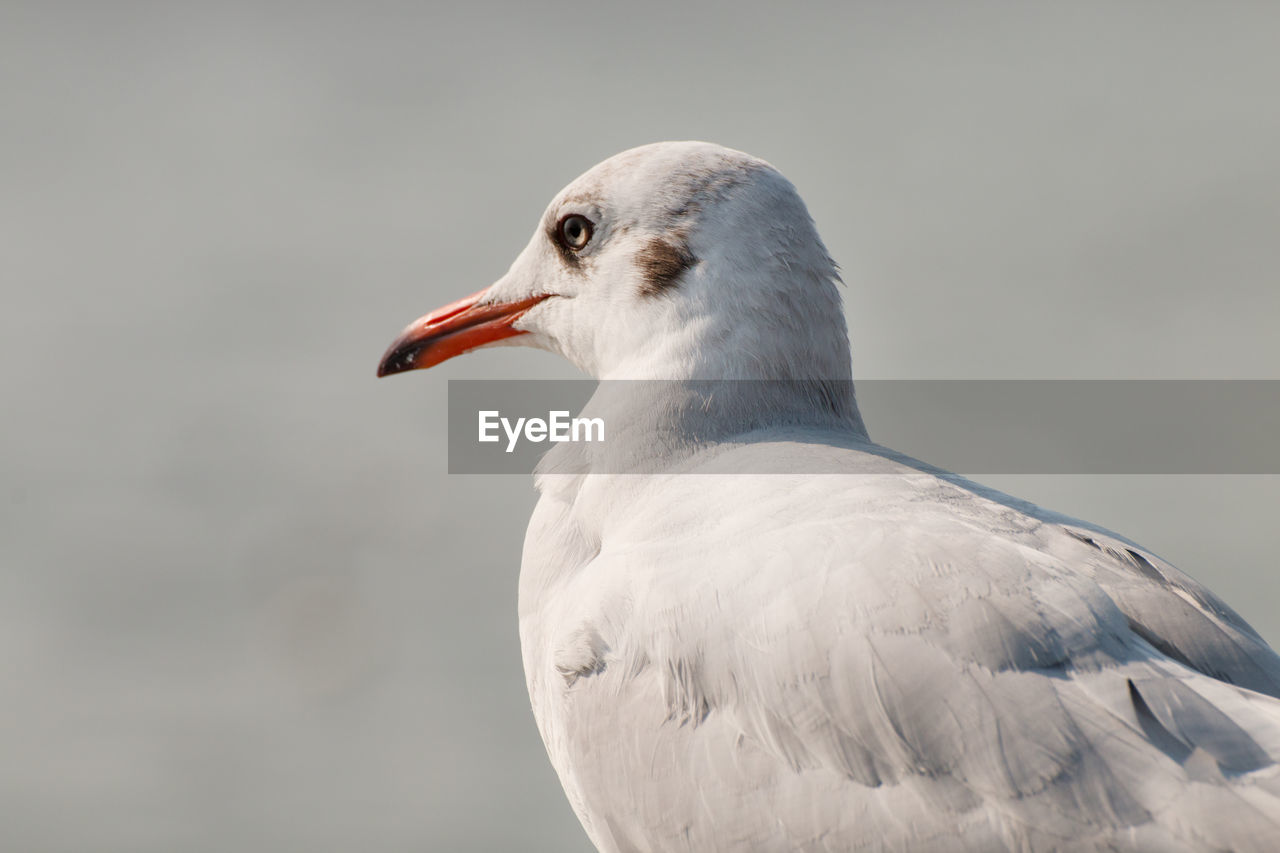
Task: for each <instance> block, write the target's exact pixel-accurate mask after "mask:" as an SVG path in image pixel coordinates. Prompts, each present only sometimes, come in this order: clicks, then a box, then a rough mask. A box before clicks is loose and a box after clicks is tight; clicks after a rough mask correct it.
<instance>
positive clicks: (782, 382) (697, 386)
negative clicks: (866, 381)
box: [537, 379, 867, 475]
mask: <svg viewBox="0 0 1280 853" xmlns="http://www.w3.org/2000/svg"><path fill="white" fill-rule="evenodd" d="M580 417H583V418H598V419H600V420H601V421H602V422H603V424H604V429H603V432H604V441H603V442H599V443H578V442H567V443H564V444H559V445H556V446H555V447H554V448H553V449H552V450H550V451H549V452H548V453H547V454H546V455H545V456H544V457H543V459H542V461H541V462H540V463H539V465H538V469H537V473H538V474H539V475H542V474H636V473H659V472H669V471H673V470H677V469H679V468H680V467H682V466H684V465H687V464H689V462H690V461H691V460H693V459H694V458H695V457H698V456H699V455H700V454H703V453H706V452H707V451H709V450H712V449H714V448H717V447H722V446H725V445H733V444H739V443H750V442H752V441H757V440H762V437H780V436H784V435H785V436H787V437H791V438H793V439H794V438H795V437H797V436H799V435H809V436H824V435H841V436H845V437H849V438H857V439H862V440H867V432H866V428H865V426H864V425H863V422H862V417H861V415H860V414H859V412H858V406H857V402H856V399H855V396H854V388H853V382H852V381H851V380H847V379H846V380H833V379H676V380H672V379H620V380H604V381H602V382H601V383H600V385H599V386H598V387H597V389H596V391H595V393H594V394H593V395H592V397H591V399H590V400H589V401H588V403H587V404H586V406H585V407H584V408H583V410H582V412H581V414H580Z"/></svg>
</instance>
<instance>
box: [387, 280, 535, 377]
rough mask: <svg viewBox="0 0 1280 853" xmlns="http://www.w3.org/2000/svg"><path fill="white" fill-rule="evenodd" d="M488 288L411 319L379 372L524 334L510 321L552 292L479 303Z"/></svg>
mask: <svg viewBox="0 0 1280 853" xmlns="http://www.w3.org/2000/svg"><path fill="white" fill-rule="evenodd" d="M488 292H489V291H488V289H487V288H486V289H485V290H482V291H480V292H479V293H473V294H471V295H470V296H468V297H465V298H463V299H459V300H458V301H457V302H451V303H449V304H448V305H445V306H444V307H443V308H437V309H436V310H434V311H432V312H431V313H430V314H428V315H427V316H425V317H422V318H420V319H418V320H415V321H413V323H411V324H410V325H409V328H407V329H405V330H404V331H403V332H401V333H400V337H398V338H396V339H395V341H393V342H392V344H391V346H390V347H388V348H387V352H386V354H384V355H383V356H382V361H381V362H379V364H378V375H379V376H390V375H391V374H393V373H404V372H405V371H406V370H420V369H422V368H424V367H434V366H435V365H437V364H439V363H440V362H442V361H448V360H449V359H451V358H453V357H454V356H455V355H462V354H463V353H464V352H468V351H470V350H473V349H477V348H479V347H482V346H485V345H487V344H491V343H493V342H495V341H500V340H502V339H504V338H513V337H515V336H516V335H523V334H525V333H524V332H522V331H521V330H519V329H514V328H512V324H513V323H515V321H516V320H519V319H520V318H521V317H523V316H524V313H525V312H526V311H528V310H529V309H530V308H532V307H533V306H535V305H537V304H538V303H539V302H541V301H542V300H544V299H546V298H547V297H548V296H550V295H551V294H549V293H540V294H538V295H537V296H530V297H528V298H526V299H521V300H520V301H518V302H490V303H481V302H480V300H481V298H482V297H483V296H484V295H485V294H486V293H488Z"/></svg>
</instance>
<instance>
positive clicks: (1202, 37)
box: [0, 0, 1280, 853]
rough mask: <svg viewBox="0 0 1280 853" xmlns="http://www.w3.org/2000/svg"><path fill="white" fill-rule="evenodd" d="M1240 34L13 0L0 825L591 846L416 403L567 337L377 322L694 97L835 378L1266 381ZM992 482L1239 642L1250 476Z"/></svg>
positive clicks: (1263, 240) (475, 493)
mask: <svg viewBox="0 0 1280 853" xmlns="http://www.w3.org/2000/svg"><path fill="white" fill-rule="evenodd" d="M1277 45H1280V6H1277V5H1276V4H1263V3H1256V4H1255V3H1216V4H1209V3H1197V4H1182V3H1175V2H1167V1H1162V2H1150V3H1141V2H1128V3H1116V2H1101V3H1072V4H1066V3H1061V4H1053V5H1050V4H1040V3H1021V2H1020V3H1008V4H1003V5H997V4H987V3H965V4H956V3H945V4H944V3H925V2H911V3H898V4H891V3H888V2H875V3H871V2H854V3H850V2H842V3H830V4H825V5H803V6H801V5H787V6H784V5H783V4H743V3H735V4H699V5H697V6H686V5H684V4H680V5H677V4H654V3H648V2H646V3H643V4H641V3H632V4H629V5H627V6H625V7H621V6H614V5H605V4H590V3H581V2H578V3H561V4H555V5H551V4H532V3H529V4H520V3H510V4H506V5H496V4H491V3H472V4H459V3H454V4H432V3H414V4H411V3H398V4H382V3H358V4H357V3H350V4H346V5H343V6H331V5H317V4H280V5H274V4H273V5H271V6H269V7H268V6H266V5H265V4H263V5H261V6H259V5H256V4H255V5H243V6H239V5H228V4H225V3H181V4H178V3H173V4H155V5H141V4H131V3H123V2H115V3H89V2H84V3H47V2H30V3H22V2H15V0H9V2H6V3H5V4H4V5H3V7H0V127H2V128H3V130H2V132H0V170H2V174H0V177H2V187H3V191H2V192H0V234H2V235H3V237H2V238H0V246H2V248H0V276H2V280H3V287H4V291H3V292H4V307H3V311H2V312H0V331H2V334H0V365H2V367H0V381H3V386H0V393H2V395H3V396H2V397H0V399H3V400H4V403H5V411H4V417H3V419H2V420H0V429H2V430H3V436H4V453H3V457H0V507H2V508H3V513H2V515H0V543H2V545H3V552H2V554H3V564H2V567H0V697H2V698H0V847H3V848H4V849H5V850H23V851H90V850H92V851H122V853H123V851H130V853H143V852H144V851H216V850H236V851H295V850H296V851H345V850H362V851H410V850H413V851H428V850H431V851H435V850H441V851H455V850H456V851H481V850H486V851H487V850H498V851H500V850H521V851H526V850H527V851H541V850H547V851H551V850H586V849H588V845H587V842H586V840H585V837H584V836H583V834H582V832H581V831H580V829H579V828H578V826H577V822H576V821H575V819H574V818H573V815H572V814H571V812H570V810H569V808H568V806H567V804H566V802H565V800H564V798H563V796H562V794H561V792H560V788H559V785H558V783H557V781H556V779H555V776H554V774H553V773H552V771H551V769H550V766H549V765H548V763H547V761H546V759H545V756H544V754H543V750H542V745H541V743H540V742H539V740H538V735H537V732H536V730H535V728H534V725H533V720H532V717H531V714H530V712H529V709H528V705H527V700H526V697H525V691H524V683H523V677H522V674H521V670H520V658H519V652H518V648H517V638H516V618H515V589H516V571H517V567H518V562H519V554H520V543H521V541H522V537H523V531H524V525H525V522H526V520H527V516H528V512H529V510H530V508H531V506H532V504H533V500H534V493H533V489H532V486H531V484H530V482H529V481H528V480H527V479H526V478H523V477H470V478H467V477H449V476H447V475H446V474H445V473H444V468H445V442H444V436H443V430H444V424H445V412H444V401H445V380H446V379H447V378H449V377H497V376H504V377H506V376H520V377H571V376H574V375H576V374H575V372H574V371H573V370H572V369H571V368H569V367H568V366H566V365H564V364H562V363H560V362H558V361H557V360H556V359H554V358H553V357H551V356H549V355H546V354H544V353H538V352H533V351H526V350H517V349H498V350H492V351H486V352H481V353H477V354H474V355H471V356H468V357H466V358H463V359H460V360H457V361H455V362H451V363H449V364H447V365H444V366H443V367H440V368H437V369H436V370H433V371H431V372H429V373H418V374H411V375H409V376H407V377H399V378H396V379H394V380H388V381H381V382H379V381H375V380H374V378H373V372H374V367H375V364H376V362H377V359H378V357H379V355H380V354H381V353H382V350H383V348H384V347H385V346H386V344H387V343H388V342H389V341H390V339H391V337H392V336H393V335H394V334H395V333H397V332H398V331H399V330H400V329H401V327H403V326H404V325H405V324H406V323H407V322H409V321H410V320H412V319H414V318H415V317H417V316H418V315H419V314H421V313H423V312H425V311H426V310H428V309H430V308H432V307H435V306H436V305H438V304H440V303H442V302H445V301H447V300H451V299H453V298H455V297H457V296H460V295H463V294H466V293H470V292H471V291H473V290H476V289H478V288H480V287H482V286H484V285H486V284H488V283H489V282H490V281H492V280H493V279H494V278H495V277H497V276H498V275H499V274H501V273H502V272H503V271H504V270H505V269H506V266H507V264H508V263H509V262H510V260H511V259H512V257H514V255H515V253H516V252H517V251H518V250H519V249H520V248H521V247H522V246H523V245H524V243H525V241H526V240H527V239H528V236H529V234H530V233H531V231H532V229H533V227H534V225H535V224H536V221H537V217H538V215H539V213H540V212H541V210H542V208H543V206H544V204H545V203H546V202H547V200H549V198H550V197H551V195H552V194H553V193H554V192H555V191H556V190H557V189H559V188H560V187H561V186H562V185H563V184H564V183H566V182H567V181H569V180H570V179H572V178H573V177H574V176H575V175H577V174H578V173H579V172H581V171H583V170H585V169H586V168H588V167H589V166H591V165H592V164H594V163H595V162H597V161H598V160H600V159H603V158H604V157H606V156H608V155H611V154H613V153H615V152H617V151H619V150H621V149H624V148H628V147H631V146H634V145H638V144H641V143H645V142H650V141H654V140H660V139H669V138H702V139H709V140H714V141H717V142H721V143H723V144H726V145H730V146H733V147H736V148H741V149H744V150H746V151H749V152H752V153H754V154H757V155H760V156H763V157H765V158H766V159H769V160H770V161H772V162H773V163H774V164H775V165H777V166H778V167H779V168H780V169H781V170H782V171H783V172H784V173H785V174H787V175H788V176H789V177H790V178H791V179H792V180H793V181H794V182H795V183H796V185H797V186H798V187H799V188H800V191H801V193H802V194H803V196H804V197H805V198H806V199H807V200H808V203H809V205H810V208H811V210H812V212H813V214H814V216H815V218H816V219H817V221H818V224H819V228H820V229H821V231H822V233H823V235H824V237H825V239H826V241H827V243H828V246H829V248H830V249H831V252H832V254H833V255H834V256H835V257H836V259H837V260H838V261H839V262H840V263H841V265H842V266H843V268H844V271H845V277H846V279H847V281H848V288H847V295H848V305H849V317H850V323H851V327H852V337H853V345H854V357H855V372H856V375H859V376H863V377H875V378H1065V377H1074V378H1278V377H1280V369H1278V367H1277V365H1278V357H1280V343H1278V342H1277V335H1276V323H1277V318H1280V288H1277V286H1276V279H1277V273H1278V271H1280V239H1277V238H1278V235H1280V109H1278V108H1277V80H1278V79H1280V50H1278V49H1277ZM869 419H870V422H871V427H872V430H873V435H874V436H875V437H876V438H878V439H880V440H881V441H884V442H886V443H888V444H893V443H894V441H893V436H891V435H884V434H876V433H875V417H874V413H869ZM904 449H907V450H909V449H910V448H904ZM986 479H987V481H988V482H991V483H993V484H994V485H997V486H1000V487H1002V488H1005V489H1007V490H1010V491H1013V492H1015V493H1017V494H1021V495H1023V496H1026V497H1029V498H1032V499H1035V500H1038V501H1040V502H1041V503H1044V504H1046V505H1049V506H1052V507H1054V508H1056V509H1059V510H1063V511H1067V512H1070V513H1073V514H1076V515H1079V516H1082V517H1084V518H1088V519H1090V520H1093V521H1096V522H1099V523H1102V524H1105V525H1108V526H1110V527H1112V528H1114V529H1117V530H1119V531H1121V532H1123V533H1125V534H1127V535H1129V536H1131V537H1133V538H1135V539H1137V540H1138V541H1140V542H1142V543H1144V544H1145V545H1146V546H1147V547H1149V548H1151V549H1153V550H1155V551H1157V552H1158V553H1160V554H1162V555H1163V556H1165V557H1167V558H1169V559H1172V560H1173V561H1174V562H1176V563H1178V564H1180V565H1181V566H1182V567H1183V568H1184V569H1186V570H1188V571H1190V572H1191V573H1192V574H1194V575H1195V576H1197V577H1198V578H1200V579H1201V580H1203V581H1205V582H1207V583H1208V584H1209V585H1210V586H1211V587H1213V588H1214V589H1215V590H1217V591H1218V592H1219V593H1221V594H1222V595H1223V596H1225V597H1226V598H1227V600H1228V601H1230V602H1231V603H1232V604H1233V605H1235V606H1236V607H1237V608H1238V609H1239V610H1241V611H1242V612H1243V613H1244V614H1245V616H1246V617H1247V618H1249V619H1251V620H1252V621H1253V622H1254V624H1255V625H1256V626H1257V627H1258V628H1259V629H1260V630H1261V631H1262V633H1263V634H1264V635H1265V636H1267V637H1269V638H1270V639H1271V640H1273V641H1277V640H1280V616H1277V614H1276V604H1277V602H1278V601H1280V585H1278V584H1277V581H1276V561H1275V551H1276V544H1277V542H1278V541H1280V533H1278V532H1277V508H1278V507H1280V478H1277V477H1262V476H1254V477H1248V476H1241V477H1168V476H1165V477H1160V476H1150V477H1116V476H1097V477H1047V476H1039V477H1037V476H1019V477H999V478H986Z"/></svg>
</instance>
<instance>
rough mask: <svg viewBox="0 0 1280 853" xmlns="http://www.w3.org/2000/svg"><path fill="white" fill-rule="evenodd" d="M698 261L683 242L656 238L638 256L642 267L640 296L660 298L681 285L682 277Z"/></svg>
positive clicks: (638, 264) (638, 262) (638, 263)
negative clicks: (660, 295)
mask: <svg viewBox="0 0 1280 853" xmlns="http://www.w3.org/2000/svg"><path fill="white" fill-rule="evenodd" d="M697 262H698V259H697V258H695V257H694V256H693V254H692V253H691V252H690V251H689V247H688V246H686V245H684V243H683V242H674V243H673V242H671V241H669V240H667V239H664V238H662V237H654V238H653V239H651V240H650V241H649V242H648V243H647V244H645V247H644V248H643V249H641V250H640V252H639V253H638V254H637V255H636V265H637V266H639V267H640V275H641V281H640V294H641V295H642V296H658V295H659V294H662V293H664V292H666V291H667V290H669V289H671V288H674V287H675V286H676V285H677V284H679V283H680V276H682V275H684V272H685V270H687V269H689V268H691V267H692V266H693V265H694V264H696V263H697Z"/></svg>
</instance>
